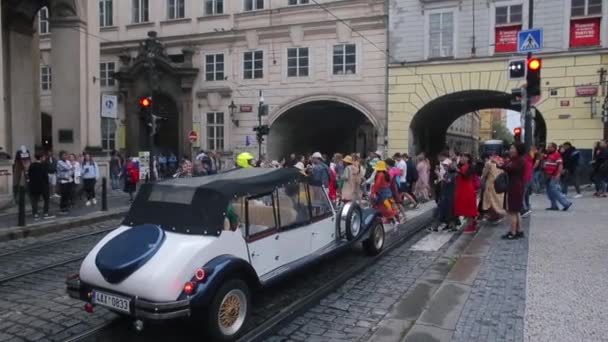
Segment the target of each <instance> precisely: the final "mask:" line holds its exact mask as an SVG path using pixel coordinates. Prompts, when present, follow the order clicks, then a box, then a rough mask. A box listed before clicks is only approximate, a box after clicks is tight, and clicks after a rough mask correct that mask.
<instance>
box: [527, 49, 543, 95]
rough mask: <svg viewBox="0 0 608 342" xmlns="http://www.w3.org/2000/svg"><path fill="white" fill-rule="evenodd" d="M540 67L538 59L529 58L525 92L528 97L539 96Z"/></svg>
mask: <svg viewBox="0 0 608 342" xmlns="http://www.w3.org/2000/svg"><path fill="white" fill-rule="evenodd" d="M541 67H542V62H541V59H540V58H530V59H528V65H527V74H526V81H527V85H526V88H527V91H528V96H538V95H540V69H541Z"/></svg>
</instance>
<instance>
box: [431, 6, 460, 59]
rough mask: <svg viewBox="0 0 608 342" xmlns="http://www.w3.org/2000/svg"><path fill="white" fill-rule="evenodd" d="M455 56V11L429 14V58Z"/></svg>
mask: <svg viewBox="0 0 608 342" xmlns="http://www.w3.org/2000/svg"><path fill="white" fill-rule="evenodd" d="M452 56H454V13H453V12H442V13H432V14H430V15H429V58H440V57H452Z"/></svg>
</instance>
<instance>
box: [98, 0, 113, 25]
mask: <svg viewBox="0 0 608 342" xmlns="http://www.w3.org/2000/svg"><path fill="white" fill-rule="evenodd" d="M112 13H113V12H112V0H99V26H100V27H109V26H112V25H114V18H113V14H112Z"/></svg>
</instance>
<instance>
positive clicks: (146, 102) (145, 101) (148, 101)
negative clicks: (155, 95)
mask: <svg viewBox="0 0 608 342" xmlns="http://www.w3.org/2000/svg"><path fill="white" fill-rule="evenodd" d="M139 105H140V106H141V108H143V109H148V108H150V107H152V98H150V97H148V96H146V97H142V98H140V99H139Z"/></svg>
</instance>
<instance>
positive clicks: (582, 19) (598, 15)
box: [570, 0, 602, 48]
mask: <svg viewBox="0 0 608 342" xmlns="http://www.w3.org/2000/svg"><path fill="white" fill-rule="evenodd" d="M601 29H602V0H571V7H570V47H571V48H586V47H597V46H599V45H600V43H601Z"/></svg>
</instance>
